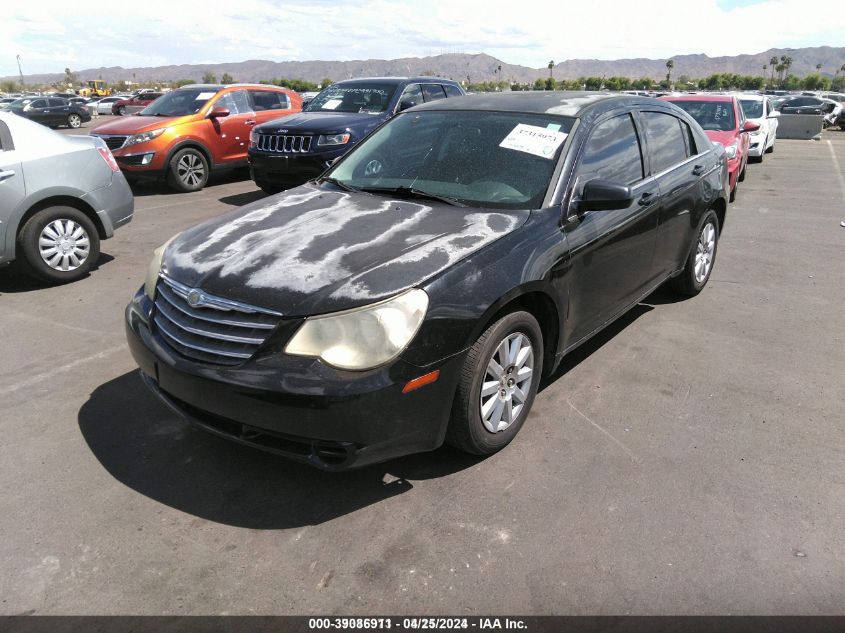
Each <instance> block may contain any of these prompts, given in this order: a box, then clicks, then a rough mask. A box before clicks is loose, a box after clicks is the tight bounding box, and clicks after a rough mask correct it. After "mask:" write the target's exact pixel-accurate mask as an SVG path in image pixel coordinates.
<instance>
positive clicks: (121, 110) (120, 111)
mask: <svg viewBox="0 0 845 633" xmlns="http://www.w3.org/2000/svg"><path fill="white" fill-rule="evenodd" d="M115 114H117V116H123V115H125V114H126V108H125V107H123V106H120V107H119V108H118V109H117V112H115Z"/></svg>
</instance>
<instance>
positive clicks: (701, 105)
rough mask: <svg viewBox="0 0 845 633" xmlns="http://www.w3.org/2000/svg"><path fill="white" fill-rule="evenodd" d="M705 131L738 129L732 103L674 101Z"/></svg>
mask: <svg viewBox="0 0 845 633" xmlns="http://www.w3.org/2000/svg"><path fill="white" fill-rule="evenodd" d="M672 103H674V104H675V105H676V106H678V107H679V108H681V109H683V110H686V111H687V112H689V114H690V116H692V118H693V119H695V120H696V121H697V122H698V124H699V125H700V126H701V127H702V128H703V129H705V130H712V131H719V132H730V131H731V130H735V129H736V123H735V122H734V109H733V107H732V105H731V102H730V101H673V102H672Z"/></svg>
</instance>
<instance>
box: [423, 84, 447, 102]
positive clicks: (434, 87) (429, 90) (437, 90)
mask: <svg viewBox="0 0 845 633" xmlns="http://www.w3.org/2000/svg"><path fill="white" fill-rule="evenodd" d="M423 95H424V96H425V100H426V101H437V100H438V99H445V98H446V93H445V92H443V86H441V85H440V84H423Z"/></svg>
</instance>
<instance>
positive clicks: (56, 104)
mask: <svg viewBox="0 0 845 633" xmlns="http://www.w3.org/2000/svg"><path fill="white" fill-rule="evenodd" d="M47 103H49V104H50V107H51V108H60V107H62V106H66V105H68V102H67V101H65V100H64V99H47Z"/></svg>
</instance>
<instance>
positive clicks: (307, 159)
mask: <svg viewBox="0 0 845 633" xmlns="http://www.w3.org/2000/svg"><path fill="white" fill-rule="evenodd" d="M346 151H348V148H346V147H344V148H343V149H341V150H336V151H333V152H326V153H320V154H264V153H258V152H252V151H251V152H249V174H250V177H251V178H252V179H253V180H254V181H255V182H257V183H259V184H266V185H277V186H279V187H285V188H287V187H296V186H299V185H301V184H303V183H306V182H308V181H309V180H313V179H314V178H317V177H318V176H320V175H322V174H323V172H324V171H326V169H328V168H329V167H330V166H331V163H332V161H333V160H334V159H335V158H337V157H338V156H343V154H344V153H346Z"/></svg>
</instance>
